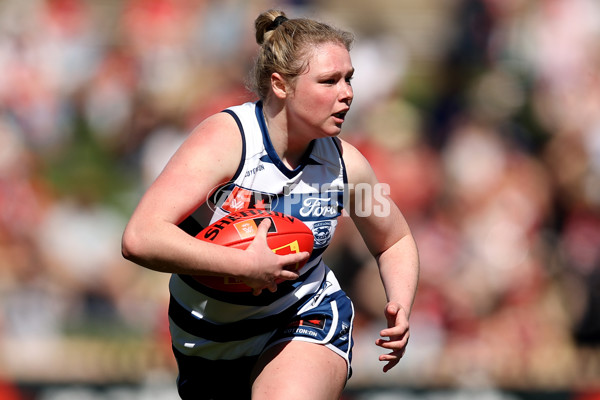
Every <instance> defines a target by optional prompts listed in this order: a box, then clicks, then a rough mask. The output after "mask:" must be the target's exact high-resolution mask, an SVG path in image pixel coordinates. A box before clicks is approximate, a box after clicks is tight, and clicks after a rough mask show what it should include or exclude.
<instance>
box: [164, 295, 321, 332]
mask: <svg viewBox="0 0 600 400" xmlns="http://www.w3.org/2000/svg"><path fill="white" fill-rule="evenodd" d="M311 296H312V294H310V295H307V296H305V297H304V298H302V299H300V300H299V301H298V302H296V303H295V304H294V305H292V306H291V307H289V308H287V309H285V310H284V311H282V312H280V313H278V314H275V315H270V316H268V317H265V318H260V319H244V320H241V321H237V322H231V323H228V324H222V325H215V324H213V323H210V322H207V321H205V320H202V319H199V318H196V317H195V316H194V315H193V314H192V313H191V311H189V310H186V309H185V308H184V307H183V306H182V305H181V304H179V303H178V302H177V300H175V298H174V297H173V296H171V298H170V301H169V318H171V320H172V321H173V323H174V324H175V325H177V326H178V327H179V328H181V329H183V330H184V331H185V332H187V333H189V334H191V335H194V336H198V337H201V338H204V339H208V340H211V341H213V342H219V343H224V342H230V341H234V340H244V339H248V338H251V337H253V336H258V335H261V334H263V333H267V332H270V331H273V330H275V329H277V328H278V327H280V326H284V325H285V324H286V323H287V322H288V321H289V319H290V318H292V317H293V316H294V315H295V314H296V312H297V310H298V309H299V308H300V307H301V306H302V305H303V304H304V303H305V302H306V301H307V300H309V299H310V297H311Z"/></svg>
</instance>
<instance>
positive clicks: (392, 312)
mask: <svg viewBox="0 0 600 400" xmlns="http://www.w3.org/2000/svg"><path fill="white" fill-rule="evenodd" d="M398 311H400V307H399V306H398V304H396V303H394V302H390V303H388V304H387V305H386V306H385V319H386V321H387V326H388V328H391V327H393V326H395V325H396V316H397V315H398Z"/></svg>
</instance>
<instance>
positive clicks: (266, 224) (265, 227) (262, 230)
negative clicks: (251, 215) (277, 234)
mask: <svg viewBox="0 0 600 400" xmlns="http://www.w3.org/2000/svg"><path fill="white" fill-rule="evenodd" d="M270 227H271V219H270V218H264V219H263V220H262V221H260V224H258V228H257V229H256V235H255V236H254V237H261V238H265V239H266V238H267V234H268V233H269V228H270Z"/></svg>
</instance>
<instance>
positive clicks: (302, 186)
mask: <svg viewBox="0 0 600 400" xmlns="http://www.w3.org/2000/svg"><path fill="white" fill-rule="evenodd" d="M224 112H227V113H229V114H230V115H231V116H232V117H233V118H234V120H235V121H236V123H237V125H238V127H239V129H240V132H241V136H242V142H243V150H242V159H241V162H240V165H239V167H238V170H237V171H236V173H235V175H234V177H233V178H232V180H231V181H230V182H228V183H227V184H225V185H223V186H221V187H219V188H218V189H217V190H215V191H214V193H213V194H212V196H211V199H210V202H209V203H210V206H211V209H212V210H213V215H212V218H211V220H210V222H211V223H212V222H214V221H216V220H217V219H219V218H221V217H223V216H225V215H227V214H228V213H230V212H234V211H239V210H241V209H246V208H260V209H266V210H272V211H278V212H281V213H284V214H288V215H292V216H294V217H296V218H298V219H300V220H302V221H303V222H304V223H305V224H307V225H308V226H309V227H310V228H311V230H312V232H313V234H314V250H313V252H312V254H311V257H310V259H309V261H308V262H307V263H306V264H305V265H304V266H303V267H302V268H301V269H300V271H298V272H299V275H300V277H299V278H298V279H297V280H294V281H285V282H283V283H281V284H279V285H278V289H277V291H276V292H275V293H271V292H269V291H268V290H264V291H263V292H262V294H261V295H259V296H253V295H252V293H251V292H228V291H226V290H217V289H213V288H211V287H208V286H206V285H203V284H202V283H201V278H200V279H199V280H197V278H193V277H191V276H187V275H178V274H174V275H172V277H171V280H170V284H169V289H170V293H171V299H170V305H169V319H170V330H171V338H172V341H173V347H174V348H175V349H176V350H177V351H179V352H180V353H182V354H185V355H188V356H194V355H197V356H201V357H203V358H207V359H215V360H216V359H236V358H240V357H245V356H255V355H257V354H260V352H262V350H263V349H264V347H265V345H267V344H268V342H269V340H270V339H271V336H272V335H273V332H274V331H275V330H276V329H277V328H278V327H280V326H281V325H282V324H285V323H287V321H289V320H290V318H292V317H293V316H294V315H297V314H298V313H306V311H307V310H310V307H316V306H318V305H319V302H320V298H323V297H326V296H330V295H332V294H334V295H335V293H337V292H340V293H341V294H343V291H342V290H341V288H340V287H339V283H338V282H337V280H336V279H335V277H334V276H333V273H332V272H331V271H330V270H329V268H328V267H327V266H326V265H325V264H324V262H323V260H322V254H323V252H324V250H325V249H326V248H327V246H328V245H329V243H330V241H331V239H332V237H333V234H334V231H335V228H336V225H337V218H338V217H339V216H340V215H341V212H342V209H343V204H344V188H345V184H346V183H347V179H346V172H345V167H344V163H343V159H342V155H341V151H340V149H339V148H338V144H337V143H336V141H335V139H333V138H321V139H316V140H313V141H312V142H311V143H310V146H309V148H308V149H307V151H306V153H305V154H304V156H303V158H302V160H301V163H300V164H299V165H298V167H296V168H295V169H293V170H291V169H289V168H287V166H286V165H285V164H284V163H283V162H282V161H281V159H280V158H279V157H278V155H277V153H276V152H275V150H274V148H273V145H272V143H271V140H270V138H269V134H268V131H267V127H266V124H265V120H264V117H263V113H262V104H261V103H260V102H256V103H245V104H243V105H239V106H235V107H231V108H228V109H226V110H225V111H224ZM188 219H189V218H188Z"/></svg>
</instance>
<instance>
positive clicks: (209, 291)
mask: <svg viewBox="0 0 600 400" xmlns="http://www.w3.org/2000/svg"><path fill="white" fill-rule="evenodd" d="M319 263H320V262H317V263H316V264H315V265H314V266H313V267H312V268H310V269H309V270H308V271H306V272H305V273H304V274H302V276H300V277H299V278H298V279H296V280H295V281H285V282H282V283H280V284H278V285H277V291H276V292H275V293H272V292H270V291H268V290H263V291H262V293H261V294H260V295H258V296H254V295H253V294H252V292H225V291H223V290H218V289H213V288H210V287H208V286H205V285H203V284H201V283H200V282H198V281H197V280H195V279H194V278H193V277H192V276H190V275H182V274H179V275H178V276H179V278H180V279H181V280H182V281H183V282H184V283H185V284H186V285H188V286H189V287H191V288H192V289H194V290H195V291H197V292H199V293H202V294H203V295H205V296H208V297H210V298H213V299H215V300H218V301H222V302H224V303H230V304H237V305H243V306H263V307H264V306H268V305H269V304H272V303H273V302H274V301H276V300H278V299H280V298H282V297H284V296H286V295H288V294H290V293H291V292H293V291H294V290H296V288H297V287H298V286H300V285H302V284H304V280H305V279H306V277H308V276H310V274H311V273H312V272H313V271H314V270H315V268H316V267H317V266H318V265H319Z"/></svg>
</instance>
